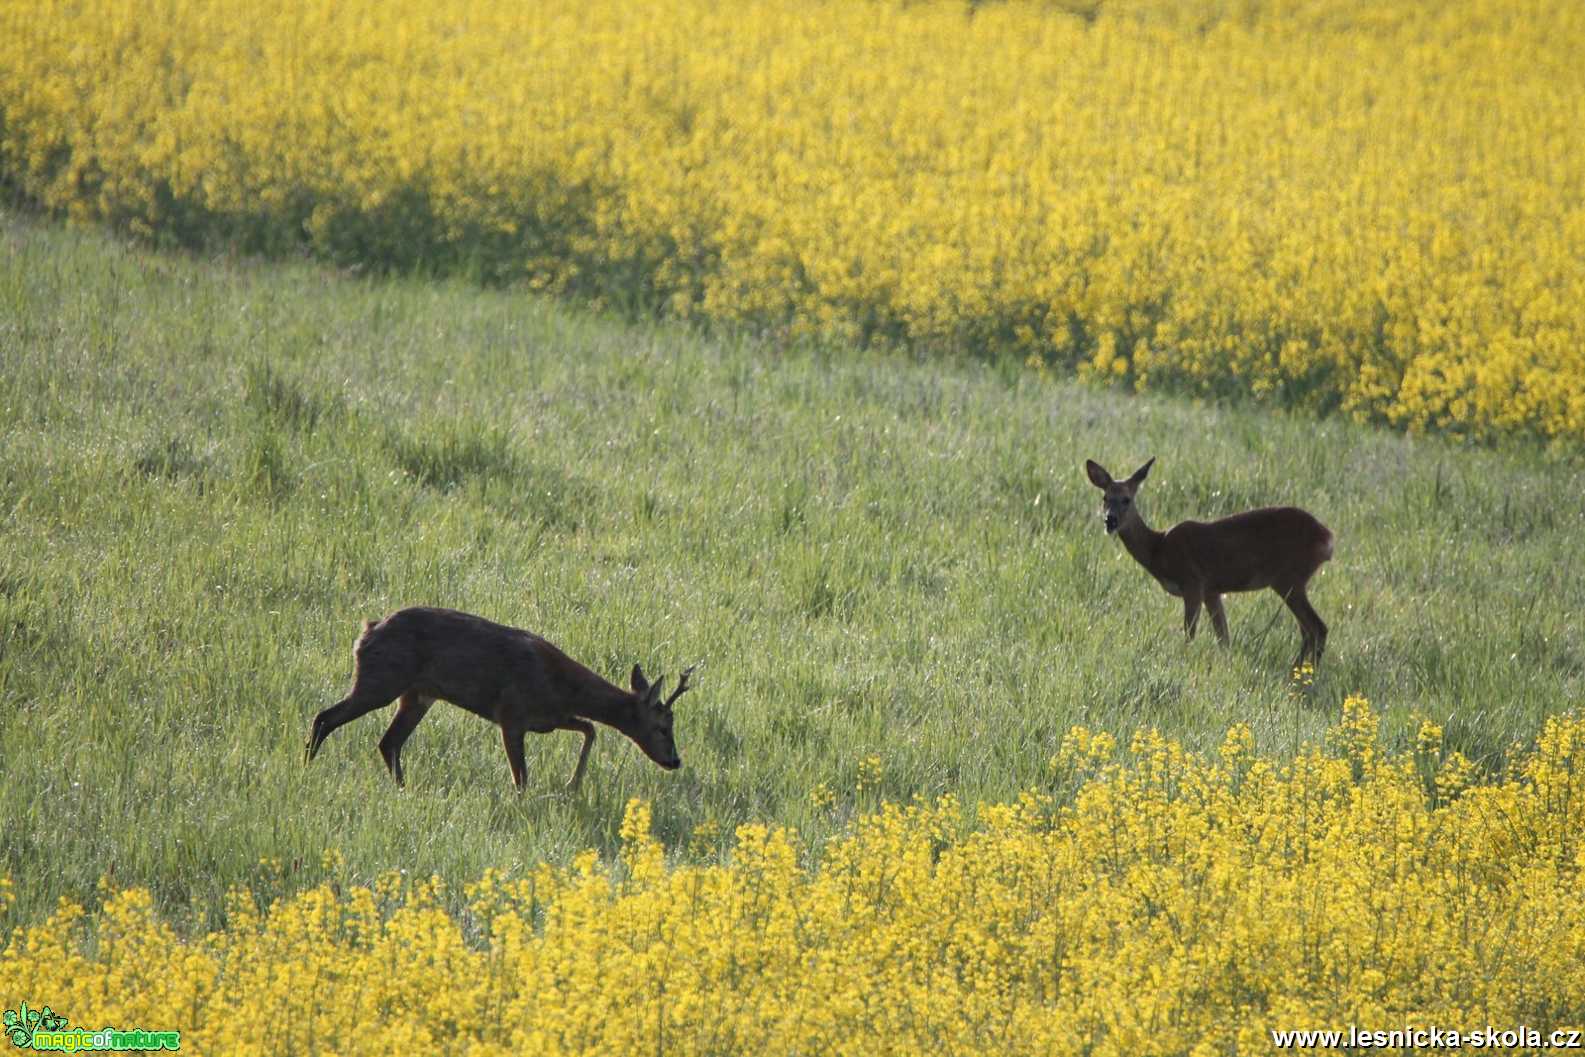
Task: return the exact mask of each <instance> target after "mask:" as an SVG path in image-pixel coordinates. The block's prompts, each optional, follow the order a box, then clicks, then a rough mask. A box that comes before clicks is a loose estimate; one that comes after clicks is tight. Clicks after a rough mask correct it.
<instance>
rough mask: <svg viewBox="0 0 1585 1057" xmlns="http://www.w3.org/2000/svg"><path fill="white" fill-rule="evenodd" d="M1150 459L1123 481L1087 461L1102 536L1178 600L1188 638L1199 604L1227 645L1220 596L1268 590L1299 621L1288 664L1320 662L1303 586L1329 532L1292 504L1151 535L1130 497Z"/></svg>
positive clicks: (1322, 557)
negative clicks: (1115, 539) (1114, 539)
mask: <svg viewBox="0 0 1585 1057" xmlns="http://www.w3.org/2000/svg"><path fill="white" fill-rule="evenodd" d="M1155 461H1156V460H1155V459H1154V458H1151V460H1150V462H1147V463H1145V465H1143V466H1141V467H1140V468H1139V469H1137V470H1135V471H1134V474H1133V476H1132V477H1130V478H1128V480H1126V481H1114V480H1112V475H1111V474H1109V473H1107V472H1106V471H1105V470H1104V469H1103V468H1102V467H1101V466H1100V464H1099V463H1096V462H1095V461H1093V460H1089V459H1086V460H1085V462H1084V469H1085V472H1086V473H1088V474H1089V476H1090V482H1091V483H1092V484H1094V485H1095V487H1097V488H1099V489H1101V491H1102V492H1104V493H1105V498H1104V499H1103V500H1102V506H1101V514H1102V516H1103V517H1104V518H1105V521H1106V531H1107V534H1108V535H1110V534H1111V533H1116V534H1117V535H1119V536H1121V537H1122V540H1123V546H1124V547H1126V548H1128V553H1129V554H1131V555H1133V558H1134V560H1135V561H1136V562H1138V563H1139V564H1140V565H1143V566H1144V567H1145V571H1146V572H1148V573H1149V574H1150V575H1151V576H1154V577H1155V578H1156V580H1157V581H1159V582H1160V584H1161V586H1162V587H1164V588H1166V589H1167V593H1168V594H1170V595H1174V596H1176V597H1179V598H1182V599H1183V629H1184V632H1185V633H1186V634H1187V635H1188V637H1189V638H1190V639H1193V638H1194V625H1195V624H1196V623H1197V622H1198V621H1199V618H1200V604H1201V603H1202V602H1203V603H1204V604H1205V608H1207V609H1209V610H1210V611H1211V624H1212V625H1213V626H1214V627H1215V628H1216V637H1217V638H1218V639H1220V640H1221V641H1222V642H1223V643H1224V644H1225V643H1226V642H1227V614H1226V613H1224V612H1223V611H1222V595H1223V594H1224V593H1226V592H1229V591H1258V590H1260V589H1261V588H1262V587H1269V588H1271V589H1272V590H1273V591H1276V592H1277V594H1279V595H1281V596H1282V600H1283V601H1284V602H1286V603H1287V604H1288V608H1289V609H1291V610H1293V615H1294V617H1295V618H1297V620H1298V621H1299V634H1300V636H1301V639H1302V640H1301V643H1300V646H1299V656H1298V658H1297V659H1296V660H1295V661H1294V667H1298V666H1299V665H1301V664H1303V663H1304V659H1305V657H1307V656H1308V657H1312V658H1314V662H1315V663H1316V664H1319V663H1321V653H1322V652H1323V651H1324V650H1325V649H1326V622H1325V621H1323V620H1322V619H1321V617H1320V614H1318V613H1317V612H1316V611H1315V609H1314V608H1313V607H1312V606H1311V605H1310V599H1309V598H1308V597H1307V596H1306V595H1305V593H1304V588H1305V585H1306V584H1308V583H1309V582H1310V577H1312V576H1314V575H1315V571H1316V570H1317V569H1319V568H1320V567H1321V563H1323V562H1325V561H1326V560H1327V559H1328V558H1330V557H1331V556H1332V533H1331V532H1330V531H1329V530H1328V529H1327V527H1326V526H1325V525H1323V524H1321V523H1320V522H1319V521H1317V520H1316V519H1315V517H1314V516H1313V515H1311V514H1309V513H1306V512H1305V511H1303V510H1300V509H1299V508H1298V507H1291V506H1284V507H1265V508H1263V509H1261V510H1249V511H1246V512H1245V513H1242V514H1233V515H1232V516H1231V517H1224V518H1222V519H1221V520H1219V521H1209V522H1206V521H1184V522H1180V523H1179V524H1177V525H1174V526H1173V527H1172V528H1170V529H1168V530H1167V531H1166V532H1157V531H1155V530H1154V529H1152V528H1151V527H1150V526H1149V525H1146V524H1145V521H1144V519H1143V518H1141V517H1140V516H1139V507H1138V505H1137V504H1136V503H1135V502H1134V494H1135V493H1136V492H1138V491H1139V486H1140V484H1141V483H1143V482H1144V480H1145V475H1146V474H1148V473H1150V467H1151V466H1152V465H1154V464H1155Z"/></svg>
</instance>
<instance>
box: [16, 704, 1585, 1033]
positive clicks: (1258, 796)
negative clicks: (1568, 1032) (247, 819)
mask: <svg viewBox="0 0 1585 1057" xmlns="http://www.w3.org/2000/svg"><path fill="white" fill-rule="evenodd" d="M1582 764H1585V720H1582V719H1581V718H1579V717H1577V716H1560V717H1554V718H1552V719H1551V720H1549V721H1548V722H1547V724H1546V726H1545V729H1544V731H1543V732H1542V734H1541V736H1540V738H1539V739H1538V744H1537V745H1536V747H1535V748H1534V749H1533V751H1531V752H1530V753H1528V754H1527V755H1522V756H1521V757H1519V758H1518V759H1517V760H1516V762H1515V763H1514V764H1513V765H1512V766H1511V768H1510V769H1509V771H1507V772H1506V773H1505V774H1503V775H1496V776H1494V775H1484V774H1480V773H1479V772H1478V769H1477V768H1475V767H1474V765H1473V764H1471V763H1470V762H1469V761H1467V760H1465V759H1464V758H1463V757H1461V756H1459V754H1457V753H1446V752H1445V751H1444V748H1443V746H1442V744H1441V736H1440V732H1439V731H1436V730H1435V729H1434V728H1433V727H1432V726H1430V725H1429V724H1427V725H1424V726H1422V728H1421V730H1420V733H1419V735H1418V737H1417V738H1416V739H1415V742H1414V744H1413V745H1412V746H1407V747H1405V749H1403V750H1402V751H1398V752H1392V751H1388V749H1387V747H1386V746H1384V745H1383V744H1382V743H1381V741H1380V739H1379V729H1378V724H1377V718H1376V714H1375V712H1374V711H1373V710H1372V708H1371V707H1370V705H1369V703H1368V702H1366V701H1365V700H1363V699H1361V698H1357V697H1356V698H1350V699H1349V701H1348V702H1347V704H1346V706H1345V708H1344V713H1343V716H1342V718H1341V720H1340V721H1339V723H1338V724H1337V726H1336V727H1335V728H1334V729H1333V731H1332V732H1331V734H1330V736H1329V737H1328V739H1327V740H1326V743H1325V744H1324V745H1317V746H1306V747H1303V748H1301V749H1300V750H1299V751H1298V752H1297V753H1296V754H1295V755H1293V756H1292V757H1291V758H1289V759H1288V760H1286V761H1285V762H1279V761H1277V760H1274V759H1272V758H1270V757H1268V756H1265V755H1262V754H1261V753H1260V752H1259V750H1258V747H1257V746H1256V745H1255V744H1254V742H1253V738H1252V736H1251V733H1250V730H1249V728H1248V727H1247V726H1244V725H1240V726H1235V727H1234V728H1232V729H1231V730H1230V731H1229V733H1228V735H1227V738H1226V741H1225V742H1224V744H1223V745H1222V746H1221V747H1220V749H1218V750H1217V751H1216V752H1215V753H1214V754H1209V755H1201V754H1197V753H1194V752H1190V751H1187V750H1185V749H1184V748H1183V747H1182V746H1180V745H1178V744H1176V743H1174V742H1171V741H1168V740H1167V739H1165V738H1162V737H1161V736H1160V735H1158V734H1155V733H1153V732H1151V731H1144V732H1141V733H1140V734H1139V735H1138V736H1136V737H1135V738H1134V739H1133V744H1132V746H1131V747H1130V749H1129V750H1128V751H1127V752H1126V753H1125V752H1123V751H1121V750H1120V748H1119V747H1118V746H1117V745H1116V744H1115V742H1113V740H1112V739H1111V738H1110V737H1108V736H1106V735H1103V734H1095V733H1091V732H1089V731H1084V730H1079V729H1076V730H1075V731H1073V732H1072V733H1071V734H1070V735H1069V737H1068V738H1066V739H1065V740H1064V743H1063V746H1062V750H1061V752H1060V753H1059V755H1058V757H1057V758H1056V759H1054V760H1053V767H1054V768H1057V769H1059V770H1061V769H1066V768H1077V769H1079V770H1080V771H1082V777H1081V779H1080V780H1079V783H1078V785H1077V786H1076V788H1075V789H1074V790H1073V791H1072V796H1071V798H1068V799H1064V800H1062V802H1060V803H1059V802H1058V800H1057V798H1056V797H1054V796H1053V795H1052V794H1050V793H1048V792H1042V791H1031V792H1030V793H1027V794H1025V795H1024V796H1023V797H1021V798H1020V799H1018V800H1017V801H1015V802H1013V803H1009V804H1001V805H993V804H985V805H980V806H979V807H978V808H977V809H975V811H973V812H972V813H971V812H970V811H969V810H968V809H967V808H966V807H965V806H964V805H963V804H961V803H959V802H958V801H957V800H956V799H955V798H953V797H950V796H948V797H943V798H942V799H940V800H938V801H936V802H934V803H925V802H915V803H912V804H906V805H898V804H890V803H888V804H883V805H881V806H880V808H879V809H878V810H877V811H876V812H875V813H873V814H871V815H867V816H864V817H861V818H859V819H857V820H856V821H855V822H854V823H853V825H852V827H851V829H850V830H849V831H848V833H847V834H846V835H845V836H844V837H842V838H840V839H837V840H835V841H834V842H832V843H830V844H829V845H827V846H826V847H824V848H823V849H819V850H818V851H816V850H813V849H809V848H806V847H804V846H803V845H802V843H801V842H800V840H799V838H798V836H797V834H795V833H793V832H791V831H789V830H787V829H785V828H782V827H778V826H775V825H766V824H754V825H744V826H741V827H739V828H738V829H737V831H736V834H735V837H734V838H733V839H732V840H731V841H730V850H729V852H728V853H727V854H726V855H725V856H724V857H723V858H722V860H721V861H719V862H713V863H705V864H699V863H691V862H688V861H686V859H687V856H686V855H684V854H683V852H682V850H681V849H675V852H676V854H673V851H674V850H669V849H666V848H664V847H662V846H661V845H660V844H659V843H658V842H657V841H656V840H655V839H654V838H653V837H652V836H651V829H650V809H649V806H648V805H647V804H645V803H643V802H642V801H636V800H635V801H633V802H631V803H630V804H629V805H628V808H627V812H626V817H625V818H624V820H623V822H622V826H621V835H622V841H623V850H622V852H621V854H620V857H619V858H618V859H616V860H614V861H602V860H601V859H600V858H599V857H598V856H596V855H594V854H593V853H586V854H584V855H580V856H578V857H576V858H574V859H573V861H572V862H571V863H570V864H568V865H566V866H562V867H556V866H551V865H542V866H539V867H537V868H535V869H533V870H531V871H529V872H528V873H527V874H525V875H522V876H507V875H505V874H503V873H500V872H495V871H492V872H489V873H487V874H486V875H485V876H484V877H482V878H480V879H479V880H478V881H477V882H475V883H473V884H471V885H469V886H467V889H466V892H465V897H466V909H465V910H462V911H453V912H448V910H447V909H445V906H446V893H445V891H444V888H443V886H441V884H440V883H439V882H438V881H434V880H431V881H418V882H415V881H411V880H409V879H405V878H403V877H402V876H401V875H400V874H397V873H391V874H388V875H385V876H382V877H378V878H375V879H373V880H372V881H370V882H369V883H366V884H351V885H348V886H347V887H345V888H344V889H343V888H340V887H332V886H329V885H326V886H321V887H317V888H313V889H309V890H307V891H302V892H298V893H296V894H292V895H286V896H282V897H281V898H278V899H276V900H274V901H273V902H272V903H271V904H270V905H268V906H261V905H260V904H259V902H258V901H257V899H256V898H255V897H254V895H253V894H252V893H250V892H247V891H243V890H238V891H234V892H233V893H232V894H231V896H230V898H229V900H228V904H227V913H226V919H225V922H224V924H223V925H222V926H219V927H215V928H212V929H210V930H208V931H204V932H202V933H201V934H196V935H181V934H178V933H177V932H176V931H175V930H173V929H172V928H171V927H170V926H169V925H168V924H166V923H165V922H164V921H162V919H161V917H160V915H159V913H158V912H157V910H156V908H155V905H154V903H153V900H152V898H151V897H150V894H149V893H148V892H147V891H145V890H141V889H125V890H118V889H115V888H113V887H110V886H108V885H107V886H106V887H105V888H104V890H103V891H102V893H101V904H100V905H99V906H98V908H97V909H95V910H93V911H89V910H87V909H85V908H83V907H81V906H78V905H76V904H73V903H66V902H63V903H62V905H61V906H60V908H59V909H58V910H57V911H56V912H55V913H54V914H52V915H50V916H49V917H48V918H47V919H46V920H44V921H40V922H36V923H32V924H28V925H25V926H22V927H19V928H17V929H15V930H14V931H13V933H12V935H11V936H10V938H9V941H8V943H7V945H6V947H5V949H4V952H3V954H0V993H3V994H5V995H6V996H8V997H9V998H10V1000H12V1001H17V1000H24V999H25V1000H27V1001H28V1002H29V1005H30V1006H33V1007H35V1008H36V1007H37V1006H38V1005H39V1004H41V1003H48V1004H49V1005H50V1006H51V1007H52V1008H53V1009H54V1010H56V1011H58V1012H60V1013H62V1014H64V1015H66V1016H68V1017H70V1018H71V1020H72V1023H73V1024H74V1025H85V1026H89V1027H98V1026H99V1025H101V1024H116V1025H134V1024H135V1025H138V1026H142V1027H147V1028H150V1029H153V1030H179V1031H181V1032H182V1037H181V1044H182V1050H183V1052H188V1051H189V1050H190V1051H191V1052H194V1053H200V1054H204V1053H213V1054H233V1053H243V1054H262V1053H314V1052H336V1053H344V1054H363V1053H369V1054H385V1053H391V1052H394V1051H395V1050H396V1049H397V1048H404V1049H405V1048H411V1047H418V1048H420V1049H422V1050H423V1051H425V1052H432V1051H438V1052H454V1053H468V1054H509V1053H513V1054H515V1053H525V1052H528V1053H536V1054H541V1053H542V1054H585V1053H587V1054H595V1053H639V1052H643V1053H648V1052H656V1053H662V1052H664V1053H678V1054H707V1053H762V1054H772V1055H774V1054H806V1053H836V1054H890V1053H896V1054H911V1053H922V1052H946V1053H985V1052H996V1053H1009V1054H1024V1053H1028V1054H1042V1055H1044V1054H1052V1053H1078V1052H1083V1053H1094V1054H1116V1055H1138V1054H1236V1053H1262V1054H1264V1053H1268V1052H1270V1050H1271V1035H1270V1032H1271V1031H1273V1030H1292V1029H1308V1028H1316V1029H1336V1028H1346V1027H1347V1026H1348V1025H1356V1026H1359V1027H1360V1028H1361V1029H1362V1030H1367V1031H1369V1030H1386V1029H1392V1028H1401V1027H1403V1026H1405V1025H1410V1026H1425V1027H1435V1028H1438V1029H1443V1030H1445V1029H1450V1028H1451V1029H1459V1030H1477V1029H1485V1028H1487V1027H1488V1026H1495V1027H1496V1028H1498V1029H1506V1028H1513V1027H1517V1026H1521V1025H1523V1026H1527V1027H1530V1028H1535V1029H1539V1030H1541V1031H1543V1032H1551V1031H1553V1030H1557V1029H1563V1028H1570V1027H1572V1028H1578V1027H1580V1026H1582V1025H1585V826H1582V824H1581V823H1582V822H1585V765H1582ZM1428 767H1429V768H1432V769H1433V771H1434V777H1435V779H1436V780H1435V781H1434V782H1432V783H1431V784H1430V786H1429V787H1428V784H1427V782H1426V781H1425V778H1426V773H1427V770H1426V769H1427V768H1428ZM1444 775H1446V776H1448V778H1449V779H1450V780H1449V781H1448V782H1446V783H1444V782H1443V781H1442V780H1441V779H1442V777H1443V776H1444ZM5 891H6V886H5V885H4V884H0V909H3V901H4V897H3V893H4V892H5Z"/></svg>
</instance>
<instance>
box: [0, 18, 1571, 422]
mask: <svg viewBox="0 0 1585 1057" xmlns="http://www.w3.org/2000/svg"><path fill="white" fill-rule="evenodd" d="M1582 52H1585V6H1582V5H1580V4H1574V3H1561V4H1560V3H1556V2H1553V0H1449V2H1446V3H1437V4H1425V3H1422V2H1420V0H1328V2H1326V3H1312V2H1307V0H1242V2H1239V3H1227V2H1225V0H1107V2H1104V3H1095V4H1056V3H1047V2H1035V0H1008V2H1004V3H994V4H989V3H987V4H978V5H973V6H972V7H971V6H970V5H967V4H965V3H964V2H962V0H953V2H947V0H923V2H909V3H900V2H887V0H862V2H858V3H831V2H827V0H744V2H742V3H734V4H729V5H721V4H717V3H709V2H705V0H668V2H666V3H659V4H632V3H626V2H622V0H544V2H536V3H532V4H521V3H507V2H502V0H422V2H420V0H335V2H330V0H282V2H280V3H274V4H255V3H245V2H242V0H70V2H68V0H15V2H12V3H8V4H6V5H4V6H3V8H0V184H9V185H11V186H12V187H14V188H15V189H17V190H19V191H20V192H22V193H23V194H24V195H26V196H28V197H30V198H31V199H33V200H35V201H37V202H39V203H42V204H43V205H44V206H45V207H47V208H49V209H51V210H54V211H56V212H58V213H62V214H65V215H67V216H70V217H73V218H76V219H80V220H104V221H109V222H112V223H115V224H117V225H121V226H124V227H126V228H129V229H131V230H134V231H137V232H141V233H144V234H146V235H148V236H150V237H152V238H155V239H158V240H165V241H174V242H179V243H186V244H194V245H205V244H218V245H226V246H234V247H239V248H241V249H243V250H245V251H248V252H259V251H281V250H292V251H296V250H298V249H299V248H301V247H304V246H306V247H307V248H308V249H310V250H311V251H313V252H314V253H316V254H318V255H320V256H321V257H323V258H325V259H328V260H330V261H335V262H341V263H347V264H356V265H359V266H373V267H396V268H409V267H418V268H426V269H443V268H453V269H462V270H465V271H468V272H471V273H475V274H478V275H481V276H484V277H493V278H499V279H505V280H521V281H526V282H527V283H529V284H531V285H533V286H536V287H541V288H546V289H552V290H565V291H571V292H575V293H578V294H581V295H583V296H586V297H590V298H594V299H596V300H598V301H603V302H606V303H609V304H612V305H616V306H618V307H621V308H625V309H628V310H632V311H645V312H663V313H670V314H674V315H679V316H684V317H695V318H704V319H709V320H715V321H719V322H723V323H728V324H734V325H738V324H742V325H749V326H752V327H755V328H759V329H763V330H768V331H772V332H776V333H781V334H786V335H789V336H799V335H818V336H821V337H822V338H825V339H831V340H836V341H845V342H861V343H872V344H907V345H911V346H914V347H918V348H942V349H950V350H970V351H975V352H980V353H984V354H990V355H1005V356H1008V357H1010V358H1011V362H1016V363H1025V362H1027V363H1032V364H1035V365H1036V366H1037V367H1039V368H1043V369H1048V370H1049V369H1051V368H1058V369H1060V370H1061V371H1063V372H1066V373H1072V372H1077V373H1078V374H1080V375H1083V376H1086V377H1093V378H1096V379H1100V380H1104V381H1106V382H1108V383H1110V384H1121V385H1127V386H1132V387H1137V388H1141V389H1147V388H1156V387H1169V388H1173V389H1177V390H1180V391H1188V392H1191V393H1197V394H1205V395H1212V396H1217V395H1226V394H1240V395H1242V396H1244V397H1246V398H1253V399H1256V400H1262V401H1269V402H1271V403H1273V404H1277V405H1284V406H1295V407H1302V408H1307V409H1310V410H1315V411H1321V412H1341V413H1344V414H1347V415H1351V416H1354V417H1356V418H1359V419H1362V420H1370V421H1378V422H1383V423H1387V424H1391V425H1394V426H1397V427H1401V428H1405V429H1409V430H1432V429H1434V430H1440V431H1444V432H1448V433H1452V434H1457V435H1469V436H1474V437H1480V438H1495V437H1500V436H1506V435H1512V434H1522V435H1529V436H1535V437H1541V438H1550V439H1554V440H1560V441H1562V442H1564V443H1567V444H1570V445H1577V444H1578V442H1580V441H1581V440H1585V317H1582V315H1581V313H1580V312H1579V311H1578V306H1579V305H1580V304H1582V303H1585V102H1582V100H1585V64H1582V63H1580V62H1579V61H1578V57H1579V55H1580V54H1581V53H1582Z"/></svg>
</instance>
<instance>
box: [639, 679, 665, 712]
mask: <svg viewBox="0 0 1585 1057" xmlns="http://www.w3.org/2000/svg"><path fill="white" fill-rule="evenodd" d="M665 685H666V677H665V676H664V675H663V676H661V677H660V678H659V679H656V680H655V681H654V682H653V683H651V684H649V689H647V690H645V691H644V692H643V699H644V700H643V704H644V707H645V708H659V707H660V688H661V687H663V686H665Z"/></svg>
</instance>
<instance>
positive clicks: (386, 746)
mask: <svg viewBox="0 0 1585 1057" xmlns="http://www.w3.org/2000/svg"><path fill="white" fill-rule="evenodd" d="M434 703H435V701H434V698H429V697H420V696H419V695H418V694H415V693H413V692H412V691H411V690H409V691H408V692H407V693H405V694H403V695H402V697H401V700H400V701H399V702H398V703H397V705H396V718H395V719H393V720H391V725H390V726H389V727H387V728H385V736H384V737H383V738H381V739H380V755H381V757H383V758H384V759H385V767H386V770H388V771H390V772H391V777H392V778H395V779H396V784H397V785H398V786H400V785H402V784H403V783H402V746H403V745H404V744H405V743H406V742H407V738H408V736H409V735H410V734H412V733H413V728H415V727H417V726H418V723H419V721H420V720H421V719H423V718H424V714H425V713H427V712H428V711H429V706H430V705H432V704H434Z"/></svg>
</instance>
